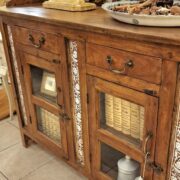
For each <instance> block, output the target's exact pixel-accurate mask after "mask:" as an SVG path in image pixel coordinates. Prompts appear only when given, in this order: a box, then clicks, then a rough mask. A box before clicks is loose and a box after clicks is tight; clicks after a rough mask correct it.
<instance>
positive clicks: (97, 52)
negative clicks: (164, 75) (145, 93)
mask: <svg viewBox="0 0 180 180" xmlns="http://www.w3.org/2000/svg"><path fill="white" fill-rule="evenodd" d="M86 52H87V64H90V65H94V66H97V67H100V68H103V69H106V70H109V71H112V70H111V68H112V69H114V70H116V71H123V70H124V68H126V70H125V72H123V73H120V74H119V75H127V76H129V77H134V78H137V79H142V80H145V81H148V82H151V83H155V84H160V83H161V66H162V60H161V59H158V58H153V57H149V56H144V55H139V54H135V53H130V52H126V51H121V50H116V49H113V48H109V47H106V46H99V45H96V44H92V43H87V45H86ZM108 57H110V58H111V60H112V63H111V65H110V64H109V63H108V62H107V58H108ZM129 61H132V63H133V67H129V68H128V67H126V65H125V64H126V63H127V62H129ZM148 67H151V68H148Z"/></svg>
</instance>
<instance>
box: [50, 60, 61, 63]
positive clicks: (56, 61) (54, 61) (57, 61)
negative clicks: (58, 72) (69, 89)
mask: <svg viewBox="0 0 180 180" xmlns="http://www.w3.org/2000/svg"><path fill="white" fill-rule="evenodd" d="M52 62H53V63H55V64H60V63H61V61H60V60H58V59H53V60H52Z"/></svg>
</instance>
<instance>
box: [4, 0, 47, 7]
mask: <svg viewBox="0 0 180 180" xmlns="http://www.w3.org/2000/svg"><path fill="white" fill-rule="evenodd" d="M42 2H44V0H7V2H6V6H7V7H12V6H17V5H25V4H33V3H42Z"/></svg>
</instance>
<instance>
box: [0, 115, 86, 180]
mask: <svg viewBox="0 0 180 180" xmlns="http://www.w3.org/2000/svg"><path fill="white" fill-rule="evenodd" d="M0 180H87V179H86V178H85V177H83V176H82V175H80V174H79V173H78V172H76V171H75V170H74V169H72V168H71V167H70V166H68V165H67V164H66V163H65V162H64V161H61V160H60V159H57V158H56V157H55V156H53V155H52V154H50V153H49V152H47V151H45V150H44V149H42V148H41V147H39V146H38V145H37V144H33V145H31V146H30V147H29V148H24V147H23V146H22V144H21V139H20V133H19V130H18V122H17V118H16V117H14V119H13V120H12V121H11V120H10V119H8V118H7V119H5V120H3V121H0Z"/></svg>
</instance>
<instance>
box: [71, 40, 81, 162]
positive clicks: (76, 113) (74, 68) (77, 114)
mask: <svg viewBox="0 0 180 180" xmlns="http://www.w3.org/2000/svg"><path fill="white" fill-rule="evenodd" d="M69 49H70V61H71V77H72V80H71V81H72V93H73V117H74V128H75V134H76V137H75V138H76V156H77V160H78V162H79V163H80V164H81V165H84V146H83V133H82V131H83V129H82V112H81V111H82V110H81V96H80V80H79V67H78V45H77V42H76V41H69Z"/></svg>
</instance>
